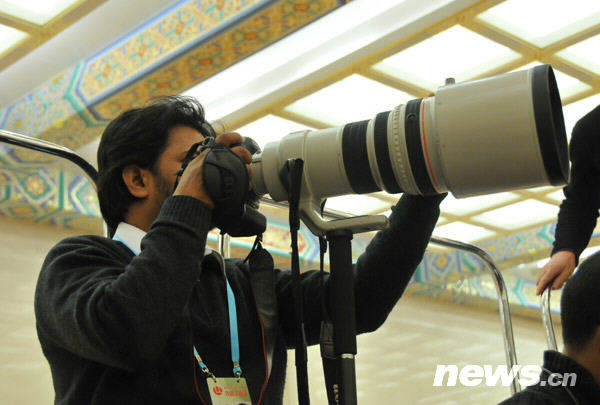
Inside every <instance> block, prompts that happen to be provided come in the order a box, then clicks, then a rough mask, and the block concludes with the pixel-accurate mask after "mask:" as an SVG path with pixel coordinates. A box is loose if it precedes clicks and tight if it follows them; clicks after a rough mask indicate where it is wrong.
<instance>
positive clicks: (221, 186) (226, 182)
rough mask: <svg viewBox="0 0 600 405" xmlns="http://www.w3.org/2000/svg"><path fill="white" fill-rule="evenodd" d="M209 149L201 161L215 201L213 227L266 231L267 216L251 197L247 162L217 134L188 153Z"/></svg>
mask: <svg viewBox="0 0 600 405" xmlns="http://www.w3.org/2000/svg"><path fill="white" fill-rule="evenodd" d="M249 142H253V141H251V140H250V141H249ZM245 144H246V143H245ZM198 148H199V149H198ZM206 149H208V150H209V151H208V153H207V154H206V156H204V159H203V161H202V183H203V185H204V189H205V190H206V192H207V193H208V195H209V197H210V199H211V200H212V201H213V202H214V204H215V208H214V211H213V216H212V224H211V225H212V227H216V228H219V229H220V230H221V232H223V233H227V234H229V235H231V236H252V235H258V234H261V233H263V232H264V231H265V229H266V218H265V217H264V216H263V215H262V214H260V213H259V212H258V210H257V209H256V208H258V207H257V205H254V206H253V205H252V204H255V200H256V199H255V198H252V194H251V192H250V176H249V175H248V171H247V169H246V163H245V162H244V161H243V160H242V159H241V158H240V157H239V156H238V155H237V154H235V153H234V152H233V151H232V150H231V149H230V147H228V146H226V145H222V144H219V143H217V142H216V141H215V140H214V138H207V139H205V140H204V142H202V143H201V144H200V145H194V146H192V148H191V149H190V151H189V152H188V156H193V155H195V154H197V153H201V152H203V151H204V150H206ZM183 170H185V163H184V166H183V167H182V171H183Z"/></svg>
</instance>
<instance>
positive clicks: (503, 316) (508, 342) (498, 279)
mask: <svg viewBox="0 0 600 405" xmlns="http://www.w3.org/2000/svg"><path fill="white" fill-rule="evenodd" d="M261 201H262V202H264V203H266V204H268V205H274V206H277V207H285V208H287V203H284V202H277V201H274V200H272V199H270V198H267V197H263V198H261ZM324 214H325V215H327V216H329V217H332V218H338V219H339V218H347V217H348V216H349V215H348V214H345V213H341V212H339V211H332V210H328V209H325V211H324ZM429 241H430V242H431V243H435V244H438V245H442V246H447V247H452V248H455V249H460V250H464V251H467V252H469V253H473V254H474V255H477V256H479V257H480V258H481V260H483V262H484V263H485V264H486V267H487V268H488V269H489V271H490V273H491V275H492V278H493V279H494V283H495V285H496V292H497V294H498V308H499V310H500V326H501V328H502V335H503V338H504V352H505V355H506V365H507V367H508V369H509V371H510V370H512V368H513V366H514V365H516V364H517V351H516V349H515V336H514V332H513V327H512V319H511V316H510V305H509V303H508V292H507V290H506V284H505V283H504V277H503V276H502V273H501V272H500V270H499V269H498V267H497V266H496V264H495V263H494V260H493V259H492V258H491V257H490V255H489V254H488V253H487V252H486V251H485V250H483V249H481V248H478V247H477V246H475V245H470V244H468V243H463V242H458V241H455V240H452V239H446V238H438V237H431V239H430V240H429ZM517 380H518V378H517V377H516V376H515V378H514V379H513V380H512V383H511V391H512V393H513V394H515V393H517V392H519V391H521V386H520V385H519V383H518V381H517Z"/></svg>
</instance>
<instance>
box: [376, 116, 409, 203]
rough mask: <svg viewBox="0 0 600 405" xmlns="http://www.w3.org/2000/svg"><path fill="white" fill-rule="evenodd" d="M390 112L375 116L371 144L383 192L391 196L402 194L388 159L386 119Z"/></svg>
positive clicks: (390, 160)
mask: <svg viewBox="0 0 600 405" xmlns="http://www.w3.org/2000/svg"><path fill="white" fill-rule="evenodd" d="M389 116H390V111H386V112H382V113H379V114H377V116H376V117H375V125H374V129H373V143H374V144H375V160H376V161H377V167H378V168H379V174H380V176H381V180H382V181H383V187H384V188H385V191H387V192H388V193H391V194H397V193H401V192H402V188H400V185H399V184H398V182H397V181H396V177H395V176H394V169H393V167H392V159H391V158H390V149H389V146H388V134H387V132H388V125H387V123H388V117H389Z"/></svg>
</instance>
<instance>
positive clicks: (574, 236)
mask: <svg viewBox="0 0 600 405" xmlns="http://www.w3.org/2000/svg"><path fill="white" fill-rule="evenodd" d="M598 125H600V107H597V108H596V109H595V110H593V111H591V112H590V113H589V114H588V115H586V116H585V117H583V118H582V119H581V120H579V121H578V122H577V124H576V125H575V128H574V129H573V136H572V137H571V143H570V150H569V155H570V156H569V157H570V159H571V176H570V179H569V183H568V184H567V186H566V187H565V188H564V194H565V199H564V200H563V202H562V203H561V205H560V210H559V213H558V223H557V225H556V232H555V241H554V245H553V249H552V254H554V253H556V252H558V251H560V250H570V251H572V252H573V253H574V254H575V257H576V258H579V255H580V254H581V252H582V251H583V249H585V247H586V246H587V244H588V242H589V240H590V237H591V235H592V232H593V230H594V227H595V226H596V219H597V218H598V208H599V207H600V170H598V169H599V168H598V163H597V162H598V161H599V160H600V144H599V142H598V141H599V140H598V139H597V138H598V135H599V134H598V132H599V130H598V128H599V127H598Z"/></svg>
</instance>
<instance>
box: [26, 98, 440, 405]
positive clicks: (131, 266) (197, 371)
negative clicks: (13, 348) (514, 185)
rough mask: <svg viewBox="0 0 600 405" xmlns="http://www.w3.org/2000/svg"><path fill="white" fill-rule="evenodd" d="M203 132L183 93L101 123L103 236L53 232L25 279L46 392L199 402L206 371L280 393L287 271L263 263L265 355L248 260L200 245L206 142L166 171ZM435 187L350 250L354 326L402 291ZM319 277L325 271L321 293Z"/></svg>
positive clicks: (312, 304) (314, 299)
mask: <svg viewBox="0 0 600 405" xmlns="http://www.w3.org/2000/svg"><path fill="white" fill-rule="evenodd" d="M211 136H213V131H212V129H211V127H210V125H209V124H208V123H207V122H206V120H205V119H204V114H203V112H202V108H201V107H200V105H199V104H198V103H197V102H196V101H194V100H193V99H190V98H184V97H169V98H164V99H162V100H159V101H157V102H155V103H153V104H151V105H149V106H147V107H145V108H140V109H134V110H130V111H126V112H124V113H122V114H121V115H120V116H119V117H118V118H116V119H115V120H114V121H113V122H111V124H109V126H108V127H107V128H106V130H105V131H104V134H103V136H102V140H101V142H100V146H99V149H98V164H99V175H100V180H99V182H98V185H99V197H100V207H101V210H102V214H103V216H104V218H105V220H106V221H107V223H108V225H109V226H110V227H111V228H116V230H115V231H114V236H113V238H112V239H108V238H104V237H100V236H79V237H73V238H68V239H65V240H63V241H61V242H60V243H58V244H57V245H56V246H55V247H54V248H53V249H52V250H51V251H50V252H49V253H48V256H47V257H46V260H45V262H44V264H43V267H42V271H41V273H40V276H39V280H38V284H37V289H36V296H35V310H36V319H37V330H38V336H39V340H40V342H41V345H42V349H43V351H44V354H45V356H46V357H47V359H48V361H49V363H50V368H51V371H52V377H53V382H54V388H55V391H56V403H59V404H115V403H131V404H134V403H136V404H137V403H171V402H173V403H204V404H208V403H211V402H215V400H214V398H218V395H220V394H222V391H221V390H220V389H219V387H216V386H214V382H215V381H225V380H224V378H226V377H229V378H231V377H234V375H235V376H236V377H241V378H240V379H239V380H238V381H240V380H241V383H240V382H237V383H236V382H235V380H236V379H235V378H234V379H233V380H234V381H233V382H231V381H230V380H228V381H230V382H231V384H242V385H244V384H247V390H248V392H249V395H248V396H249V397H246V399H245V401H242V400H240V401H239V402H249V401H250V400H251V401H252V403H255V404H257V403H261V404H281V402H282V397H283V387H284V380H285V370H286V348H287V347H291V346H292V344H293V343H294V341H295V321H294V311H293V303H292V302H293V301H292V284H291V274H290V271H282V270H276V269H273V268H272V267H273V263H272V260H271V262H270V268H269V272H268V274H272V275H274V283H273V285H272V286H271V287H270V289H272V290H273V292H274V296H275V297H276V300H275V302H276V308H272V309H271V310H272V312H273V313H275V314H276V318H275V319H276V325H275V326H276V328H275V330H276V337H275V344H274V349H273V351H272V358H269V356H267V349H266V346H265V337H264V335H265V333H264V332H265V330H266V329H267V328H266V325H264V324H263V322H261V318H260V316H259V314H258V313H257V301H258V300H255V294H256V293H257V291H254V289H253V284H252V283H251V278H252V274H255V273H254V272H255V271H258V270H259V269H257V268H256V266H255V267H253V266H254V264H250V265H249V264H248V263H245V262H243V261H242V260H239V259H228V260H226V261H223V260H222V258H220V256H219V255H218V254H215V252H205V243H206V237H207V232H208V231H209V228H210V224H211V217H212V213H213V208H214V202H213V201H212V200H211V198H210V197H209V195H208V193H207V192H206V190H205V188H204V183H203V180H202V163H203V159H204V156H205V152H203V153H202V154H200V155H198V156H197V157H195V158H194V159H193V160H192V161H191V162H190V163H189V165H188V166H187V168H186V169H185V171H184V172H183V174H182V175H181V176H180V177H178V175H176V173H178V171H179V169H180V167H181V165H182V160H183V159H184V157H185V155H186V153H187V151H188V149H190V147H191V146H192V145H194V144H195V143H197V142H200V141H202V140H203V139H204V138H206V137H211ZM241 141H242V138H241V137H240V136H239V135H238V134H232V133H229V134H222V135H219V136H218V137H216V142H218V143H221V144H224V145H227V146H231V150H232V151H233V152H234V153H236V154H237V155H238V156H239V157H240V158H242V159H243V160H244V161H245V162H246V163H250V160H251V156H250V154H249V153H248V151H247V150H246V149H244V148H243V147H241V146H236V145H237V144H239V143H240V142H241ZM247 168H248V170H249V166H247ZM176 178H179V181H178V183H177V186H175V184H176ZM443 197H444V195H441V196H435V197H416V196H407V195H405V196H403V197H402V198H401V199H400V201H399V202H398V204H397V205H396V206H395V207H393V209H392V211H393V213H392V214H391V216H390V226H389V227H388V228H387V229H385V230H383V231H380V232H379V233H378V234H377V235H376V236H375V237H374V238H373V240H372V242H371V243H370V244H369V246H368V247H367V249H366V251H365V253H364V254H362V255H361V257H360V258H359V259H358V262H357V263H356V265H355V269H354V270H355V285H356V291H355V294H356V322H357V330H358V332H359V333H363V332H368V331H373V330H375V329H377V328H378V327H379V326H380V325H381V324H382V323H383V322H384V320H385V319H386V317H387V315H388V314H389V312H390V311H391V310H392V308H393V307H394V305H395V304H396V302H397V301H398V299H399V298H400V296H401V295H402V293H403V292H404V290H405V288H406V286H407V284H408V282H409V280H410V278H411V276H412V274H413V272H414V271H415V269H416V267H417V265H418V263H419V262H420V261H421V259H422V256H423V253H424V251H425V247H426V245H427V242H428V240H429V238H430V235H431V232H432V231H433V228H434V226H435V222H436V220H437V218H438V216H439V203H440V202H441V200H442V199H443ZM269 258H270V257H269ZM251 263H252V261H251ZM263 264H264V262H263ZM267 267H268V266H267ZM320 281H321V280H320V278H319V273H318V272H316V271H307V272H303V273H302V275H301V283H302V297H303V305H304V314H305V328H306V336H307V340H308V343H309V344H315V343H317V342H318V337H319V330H320V321H321V309H322V306H321V299H322V297H321V296H322V291H323V290H322V289H321V282H320ZM328 284H329V278H328V276H327V275H326V276H325V290H326V289H327V286H328ZM260 293H262V292H260ZM274 311H277V312H274ZM236 336H237V337H238V339H235V337H236ZM271 360H272V361H271ZM232 366H233V368H232ZM269 370H270V373H269ZM240 373H241V375H240ZM242 391H243V390H242V389H240V390H239V391H238V393H239V392H242ZM215 396H216V397H215ZM239 399H241V398H239ZM237 400H238V398H236V401H237Z"/></svg>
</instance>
